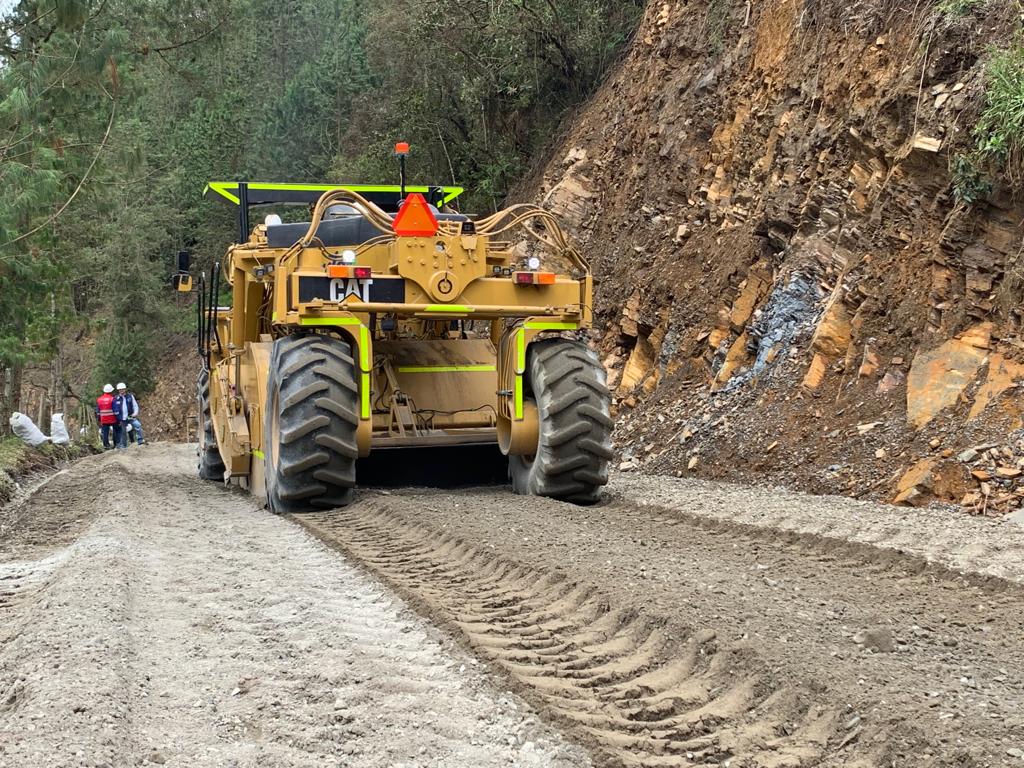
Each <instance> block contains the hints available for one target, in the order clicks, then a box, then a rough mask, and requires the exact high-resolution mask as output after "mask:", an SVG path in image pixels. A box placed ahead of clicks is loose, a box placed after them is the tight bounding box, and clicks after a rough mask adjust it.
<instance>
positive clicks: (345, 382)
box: [263, 336, 359, 514]
mask: <svg viewBox="0 0 1024 768" xmlns="http://www.w3.org/2000/svg"><path fill="white" fill-rule="evenodd" d="M265 414H266V418H264V420H263V423H264V428H263V453H264V461H265V465H264V474H265V476H266V485H267V505H268V506H269V507H270V509H271V511H273V512H276V513H278V514H281V513H286V512H302V511H306V510H310V509H329V508H333V507H343V506H345V505H346V504H348V503H349V502H350V501H351V500H352V487H353V486H354V485H355V484H356V458H357V457H358V455H359V449H358V445H357V443H356V429H357V428H358V426H359V391H358V385H357V384H356V366H355V361H354V360H353V358H352V347H351V346H350V345H349V344H348V343H347V342H344V341H341V340H340V339H336V338H333V337H330V336H287V337H285V338H283V339H278V340H277V341H275V342H274V349H273V352H272V353H271V357H270V372H269V380H268V384H267V406H266V411H265Z"/></svg>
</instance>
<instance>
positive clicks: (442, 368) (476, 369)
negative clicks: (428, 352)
mask: <svg viewBox="0 0 1024 768" xmlns="http://www.w3.org/2000/svg"><path fill="white" fill-rule="evenodd" d="M497 370H498V366H496V365H407V366H399V367H398V372H399V373H485V372H486V373H493V372H495V371H497Z"/></svg>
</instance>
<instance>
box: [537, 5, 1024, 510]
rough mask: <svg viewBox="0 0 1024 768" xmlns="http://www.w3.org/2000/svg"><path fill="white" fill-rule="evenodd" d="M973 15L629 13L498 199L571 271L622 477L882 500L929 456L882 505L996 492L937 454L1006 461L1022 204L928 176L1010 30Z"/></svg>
mask: <svg viewBox="0 0 1024 768" xmlns="http://www.w3.org/2000/svg"><path fill="white" fill-rule="evenodd" d="M978 7H979V8H982V9H987V10H975V11H973V12H971V13H968V14H967V15H966V16H957V15H946V14H944V13H943V12H941V11H939V10H937V9H936V8H935V6H934V4H931V3H924V4H920V3H919V4H917V5H912V6H901V5H898V4H894V3H890V2H886V1H885V0H870V1H869V2H865V3H856V4H852V5H851V4H841V3H824V4H822V3H816V4H805V3H801V2H797V1H796V0H772V2H767V3H745V2H720V1H719V0H709V1H706V2H696V3H687V4H672V3H660V2H652V3H651V4H650V5H649V6H648V8H647V11H646V15H645V18H644V20H643V23H642V24H641V26H640V29H639V31H638V33H637V35H636V38H635V40H634V41H633V43H632V46H631V48H630V51H629V53H628V55H627V56H626V58H625V60H624V61H623V62H622V63H621V65H620V66H619V68H618V70H617V72H616V73H615V74H613V75H612V76H611V77H610V78H609V80H608V81H607V82H606V83H605V85H604V86H603V87H602V89H601V91H600V92H599V93H598V94H597V96H596V97H595V98H594V99H593V100H592V102H591V103H590V104H589V106H588V107H587V108H586V109H585V110H584V111H583V112H582V113H581V114H580V115H579V117H578V118H577V119H576V120H575V122H574V123H573V125H572V127H571V128H570V129H569V130H568V133H567V135H566V137H565V140H564V142H563V143H562V144H561V146H560V147H559V148H558V149H557V150H556V151H555V152H554V153H553V155H552V157H553V158H554V159H553V160H552V161H551V162H550V163H549V164H548V165H547V167H546V168H545V169H544V171H543V181H542V182H541V183H540V185H539V189H537V188H535V187H529V188H524V190H523V193H522V194H523V196H524V197H534V198H539V199H543V200H544V202H545V204H546V205H548V206H550V207H552V208H554V209H555V210H556V211H557V212H559V213H560V214H561V215H562V216H563V217H564V219H565V220H566V221H567V223H568V225H569V226H570V227H571V228H572V230H573V231H574V233H575V234H576V236H577V237H578V238H579V239H580V240H581V241H582V244H583V246H584V251H585V252H586V253H587V255H588V257H589V258H590V260H591V262H592V264H593V266H594V269H595V274H596V278H597V281H596V296H597V298H596V304H597V306H596V316H597V319H598V328H599V335H598V337H597V341H598V343H599V346H600V348H601V350H602V352H603V355H604V358H605V361H606V364H607V365H608V366H609V368H610V369H611V370H612V371H613V374H612V375H613V381H614V383H615V385H616V386H617V387H618V391H617V395H618V404H619V413H620V416H621V419H620V424H621V426H620V428H619V430H618V432H617V440H618V443H619V446H620V449H621V452H622V463H623V468H624V469H630V468H634V467H642V468H644V469H651V470H654V471H658V472H666V473H679V474H685V473H705V474H709V475H713V476H721V477H728V478H734V479H744V480H749V479H751V478H759V479H768V480H771V481H772V482H781V483H784V484H786V485H792V486H798V487H802V488H807V489H811V490H814V491H817V492H841V493H848V494H852V495H856V496H865V497H878V498H885V499H891V498H893V497H894V496H896V495H897V494H898V493H903V491H905V490H906V488H901V487H898V486H899V485H900V483H899V481H900V479H901V476H902V475H904V474H905V473H906V472H907V471H908V470H909V469H911V468H912V467H913V466H914V465H915V464H917V463H918V462H919V461H921V460H922V459H930V460H934V464H935V466H934V467H933V468H932V469H933V470H934V472H932V473H931V474H932V477H931V480H929V481H926V482H924V483H923V484H918V485H917V486H912V487H917V488H918V491H917V492H916V493H912V494H909V498H908V497H905V498H904V500H911V499H912V500H913V502H914V503H925V502H927V501H929V500H932V499H935V498H941V499H947V500H951V501H964V502H965V503H968V504H970V505H971V507H972V509H977V510H979V511H980V510H981V509H984V510H985V511H986V512H987V513H1002V512H1007V511H1009V510H1010V509H1012V508H1014V507H1015V506H1017V505H1018V504H1019V503H1020V499H1021V493H1020V492H1019V489H1018V487H1017V485H1016V481H1015V480H1014V478H1013V477H1003V478H999V479H998V480H997V481H996V482H988V484H987V485H983V483H985V482H986V481H985V480H979V479H978V477H977V476H975V475H973V474H972V471H973V470H974V467H973V465H971V464H970V463H969V462H968V463H966V464H965V463H964V462H958V461H957V460H956V457H957V456H959V455H960V454H962V453H963V452H964V451H965V450H967V449H968V448H971V449H974V448H976V447H977V446H979V445H989V446H990V447H991V444H993V443H996V444H997V446H996V447H998V448H999V450H1000V451H1001V452H1003V453H1005V451H1003V449H1004V448H1005V449H1006V450H1008V451H1009V452H1010V454H1012V455H1004V456H1003V459H1004V460H1005V461H1006V462H1007V466H1006V467H1004V470H1006V471H1010V470H1016V469H1018V467H1017V463H1018V462H1019V461H1020V456H1019V452H1018V450H1017V448H1016V447H1015V444H1014V443H1013V441H1012V440H1011V441H1006V439H1005V435H1006V433H1007V432H1009V431H1011V430H1012V429H1015V428H1019V427H1020V426H1021V419H1020V415H1021V414H1020V412H1021V408H1020V406H1019V404H1018V403H1017V402H1016V398H1014V397H1011V395H1012V394H1013V393H1014V392H1015V391H1016V386H1017V384H1018V382H1019V381H1020V380H1021V379H1022V378H1024V366H1021V364H1020V363H1019V361H1020V360H1022V349H1024V339H1022V336H1021V329H1020V321H1021V315H1020V312H1019V311H1018V308H1017V299H1018V298H1019V297H1016V296H1015V295H1014V293H1013V291H1012V287H1013V286H1012V283H1013V279H1012V276H1013V274H1014V272H1015V270H1017V269H1018V265H1017V261H1018V259H1019V256H1020V248H1019V245H1020V242H1021V240H1022V234H1024V231H1022V229H1021V221H1022V219H1024V205H1022V204H1021V203H1020V202H1017V201H1015V200H1014V199H1013V197H1012V196H1011V195H1010V193H1009V191H1008V190H1004V189H1001V188H999V186H998V184H997V185H996V188H995V189H994V190H993V191H992V193H991V194H990V195H988V197H987V198H985V199H984V200H982V201H979V202H977V203H975V204H973V205H967V204H965V203H963V202H960V201H959V200H958V198H957V195H956V194H955V186H956V183H957V182H958V181H959V179H958V178H957V176H956V174H955V173H954V172H953V171H951V168H952V167H953V166H954V165H955V163H956V160H957V158H958V157H961V155H962V154H963V153H964V152H965V150H966V148H967V145H968V143H969V142H970V141H971V139H970V131H969V128H970V126H972V125H973V122H974V119H975V118H976V115H977V113H978V110H979V108H980V103H981V99H982V95H983V89H984V72H983V69H984V56H985V54H986V50H987V48H988V46H989V45H990V44H999V43H1005V42H1006V41H1008V40H1010V39H1011V36H1012V33H1013V31H1014V30H1015V28H1016V20H1015V19H1014V18H1013V13H1012V9H1010V8H1009V7H1006V6H1005V4H999V3H990V4H979V6H978ZM972 14H973V15H972ZM993 461H995V459H994V458H993ZM926 474H927V473H926ZM913 480H914V478H910V479H908V480H907V482H912V481H913ZM1003 480H1006V481H1007V482H1005V483H1004V482H1003Z"/></svg>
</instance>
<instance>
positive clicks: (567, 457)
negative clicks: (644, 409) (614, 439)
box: [509, 339, 613, 504]
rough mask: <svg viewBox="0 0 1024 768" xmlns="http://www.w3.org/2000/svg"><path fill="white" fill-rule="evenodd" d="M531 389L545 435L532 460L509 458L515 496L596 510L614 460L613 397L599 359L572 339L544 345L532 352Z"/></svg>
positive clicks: (547, 341)
mask: <svg viewBox="0 0 1024 768" xmlns="http://www.w3.org/2000/svg"><path fill="white" fill-rule="evenodd" d="M527 377H528V378H527V382H526V383H527V388H528V392H529V393H531V394H532V399H533V401H534V402H535V403H536V405H537V416H538V419H539V421H540V425H539V427H540V429H539V432H540V435H539V439H538V444H537V451H536V453H535V454H534V455H533V456H510V457H509V474H510V475H511V476H512V490H514V491H515V492H516V493H522V494H530V495H534V496H548V497H551V498H553V499H562V500H564V501H571V502H573V503H575V504H593V503H594V502H596V501H597V500H598V499H599V498H600V496H601V486H603V485H605V484H606V483H607V482H608V462H609V460H610V459H611V458H612V447H611V435H612V425H613V422H612V419H611V416H610V415H609V410H610V408H611V394H610V393H609V391H608V386H607V384H606V381H607V376H606V374H605V371H604V368H603V367H602V365H601V363H600V362H599V361H598V359H597V355H596V354H595V353H594V352H593V351H592V350H591V349H589V348H588V347H587V346H586V345H585V344H583V343H581V342H576V341H570V340H568V339H541V340H540V341H536V342H534V343H533V344H531V345H530V347H529V349H528V350H527Z"/></svg>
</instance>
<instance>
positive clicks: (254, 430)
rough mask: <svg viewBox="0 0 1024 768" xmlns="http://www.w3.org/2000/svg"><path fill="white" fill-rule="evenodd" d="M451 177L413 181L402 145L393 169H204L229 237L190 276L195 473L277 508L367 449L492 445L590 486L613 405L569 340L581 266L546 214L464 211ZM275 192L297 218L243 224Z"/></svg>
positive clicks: (583, 499) (544, 476)
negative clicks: (208, 263)
mask: <svg viewBox="0 0 1024 768" xmlns="http://www.w3.org/2000/svg"><path fill="white" fill-rule="evenodd" d="M397 150H398V151H399V153H400V154H401V153H403V152H407V151H408V150H407V146H402V145H399V147H398V148H397ZM461 192H462V189H460V188H457V187H443V186H429V187H424V186H420V187H417V186H408V187H407V186H406V185H405V184H404V155H403V183H402V184H401V185H395V186H387V185H373V186H370V185H346V186H331V185H303V184H263V183H244V182H238V183H236V182H211V183H210V184H209V185H208V186H207V189H206V194H207V195H208V196H212V197H215V198H219V199H222V200H225V201H227V202H230V203H231V204H233V205H235V206H237V208H238V222H239V240H240V242H239V243H238V244H236V245H232V246H231V247H230V248H229V249H228V252H227V255H226V257H225V259H224V261H223V263H222V264H217V265H215V266H214V267H213V269H212V270H211V274H210V279H209V281H208V282H207V281H206V280H202V281H201V282H200V284H199V294H200V296H201V297H202V298H201V300H200V302H199V308H198V314H199V318H200V333H199V337H200V338H199V349H200V353H201V356H202V358H203V370H202V373H201V374H200V376H199V441H200V444H199V473H200V475H201V476H202V477H204V478H208V479H215V480H224V481H228V482H234V483H238V484H240V485H242V486H243V487H245V488H248V489H249V490H250V492H252V493H253V494H255V495H257V496H258V497H260V498H262V499H264V500H265V502H266V504H267V505H268V506H269V507H270V508H271V509H272V510H273V511H275V512H293V511H301V510H306V509H315V508H331V507H338V506H344V505H345V504H347V503H348V502H349V501H350V499H351V495H352V488H353V487H354V486H355V484H356V469H357V466H358V459H359V458H360V457H365V456H367V455H368V454H369V453H370V451H378V450H398V449H401V448H407V447H415V446H449V445H466V444H475V443H497V445H498V446H499V447H500V449H501V451H502V453H504V454H505V455H507V456H508V459H509V475H510V477H511V480H512V486H513V489H514V490H515V491H516V492H517V493H524V494H536V495H541V496H549V497H553V498H556V499H564V500H568V501H572V502H577V503H590V502H593V501H595V500H597V498H598V496H599V494H600V492H601V488H602V486H603V485H604V484H605V483H606V482H607V479H608V461H609V459H610V458H611V456H612V450H611V431H612V419H611V418H610V415H609V405H610V396H609V392H608V389H607V386H606V383H605V371H604V369H603V368H602V366H601V364H600V362H599V361H598V358H597V356H596V354H595V353H594V352H593V351H592V350H591V349H589V348H588V347H587V345H586V343H585V342H584V341H582V340H580V339H578V338H577V337H578V336H579V335H580V332H581V331H583V330H584V329H586V328H587V327H588V326H589V324H590V322H591V303H592V302H591V295H592V285H591V274H590V270H589V268H588V265H587V263H586V261H585V260H584V259H583V258H582V257H581V256H580V254H579V253H578V252H577V251H576V250H575V249H574V248H573V247H572V245H571V244H570V243H569V242H568V240H567V239H566V237H565V235H564V234H563V232H562V230H561V229H560V228H559V226H558V222H557V221H556V220H555V218H554V217H553V216H552V215H551V214H550V213H549V212H548V211H545V210H544V209H542V208H539V207H537V206H533V205H514V206H512V207H510V208H507V209H505V210H502V211H500V212H498V213H495V214H494V215H491V216H487V217H483V218H474V217H471V216H466V215H463V214H460V213H455V212H453V211H451V204H452V201H453V200H454V199H455V198H456V197H457V196H458V195H459V194H460V193H461ZM287 206H306V207H307V208H308V209H309V210H310V211H311V213H310V217H309V221H304V222H299V223H285V222H283V221H282V218H281V216H280V215H279V214H278V213H271V214H269V215H266V217H265V219H264V220H263V221H261V222H260V223H258V224H256V225H255V226H253V227H252V228H251V230H250V224H249V217H250V212H251V211H252V210H253V209H257V208H265V209H266V208H268V207H270V208H272V209H273V210H275V211H276V210H281V211H282V212H285V213H287V212H288V210H294V209H288V208H286V207H287ZM180 268H181V267H180V265H179V269H180ZM222 276H223V280H224V281H226V283H227V285H228V286H230V291H231V306H230V308H224V307H218V306H216V297H217V296H218V295H219V292H220V286H219V282H220V280H221V277H222ZM204 283H205V285H204ZM190 284H191V278H189V277H188V276H187V275H185V274H184V273H182V274H181V275H180V278H179V288H185V286H187V285H190ZM397 471H400V469H399V470H397Z"/></svg>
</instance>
